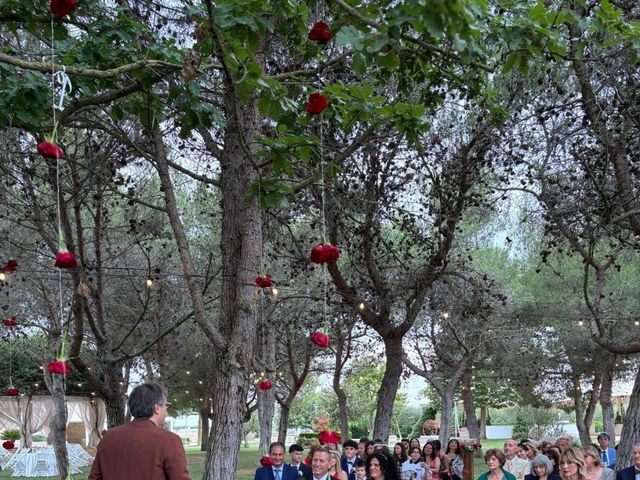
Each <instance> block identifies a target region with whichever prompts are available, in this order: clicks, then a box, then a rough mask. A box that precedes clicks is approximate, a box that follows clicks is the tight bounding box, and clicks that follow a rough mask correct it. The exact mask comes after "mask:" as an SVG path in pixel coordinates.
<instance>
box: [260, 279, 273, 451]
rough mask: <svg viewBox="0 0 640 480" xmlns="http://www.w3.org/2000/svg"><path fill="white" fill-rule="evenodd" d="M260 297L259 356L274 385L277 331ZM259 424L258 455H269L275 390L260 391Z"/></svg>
mask: <svg viewBox="0 0 640 480" xmlns="http://www.w3.org/2000/svg"><path fill="white" fill-rule="evenodd" d="M258 295H259V297H260V322H259V324H258V335H257V337H258V346H257V348H258V352H257V353H258V355H256V356H257V358H258V360H259V363H260V366H261V367H262V373H265V374H266V377H267V378H269V379H270V380H271V381H272V382H273V383H274V384H275V379H274V378H272V376H273V375H272V372H275V369H276V368H275V365H276V329H275V328H273V326H272V325H269V324H268V322H267V318H266V315H265V312H264V308H263V307H264V305H263V304H264V301H265V299H264V292H262V291H261V292H259V293H258ZM257 401H258V423H259V425H260V439H259V443H258V455H259V456H262V455H267V453H269V445H270V444H271V435H272V433H273V416H274V413H275V403H276V395H275V388H271V389H269V390H258V393H257Z"/></svg>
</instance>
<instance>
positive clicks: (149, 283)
mask: <svg viewBox="0 0 640 480" xmlns="http://www.w3.org/2000/svg"><path fill="white" fill-rule="evenodd" d="M145 283H146V285H147V288H151V287H153V278H147V281H146V282H145Z"/></svg>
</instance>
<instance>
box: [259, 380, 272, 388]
mask: <svg viewBox="0 0 640 480" xmlns="http://www.w3.org/2000/svg"><path fill="white" fill-rule="evenodd" d="M271 387H273V384H272V383H271V380H269V379H268V378H265V379H264V380H260V382H258V388H259V389H260V390H271Z"/></svg>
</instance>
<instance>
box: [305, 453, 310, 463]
mask: <svg viewBox="0 0 640 480" xmlns="http://www.w3.org/2000/svg"><path fill="white" fill-rule="evenodd" d="M304 464H305V465H311V457H310V456H309V455H307V456H306V457H304Z"/></svg>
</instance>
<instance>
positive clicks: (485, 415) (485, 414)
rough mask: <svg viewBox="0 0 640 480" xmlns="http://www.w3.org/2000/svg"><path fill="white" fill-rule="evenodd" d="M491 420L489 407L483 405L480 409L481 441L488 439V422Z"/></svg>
mask: <svg viewBox="0 0 640 480" xmlns="http://www.w3.org/2000/svg"><path fill="white" fill-rule="evenodd" d="M488 420H489V407H488V406H486V405H482V406H481V407H480V432H479V438H478V439H479V440H484V439H486V438H487V421H488Z"/></svg>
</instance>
